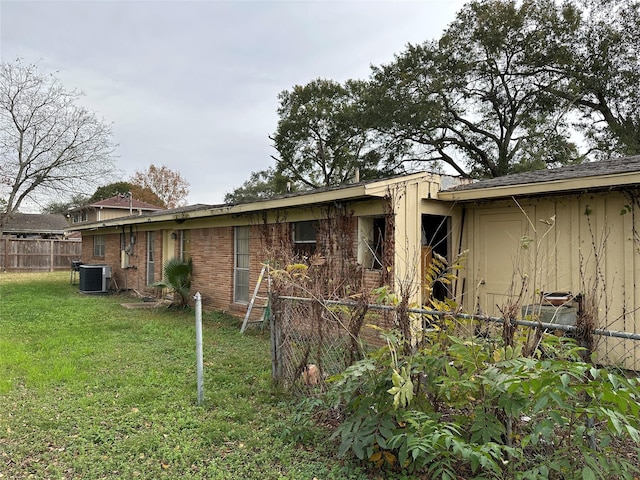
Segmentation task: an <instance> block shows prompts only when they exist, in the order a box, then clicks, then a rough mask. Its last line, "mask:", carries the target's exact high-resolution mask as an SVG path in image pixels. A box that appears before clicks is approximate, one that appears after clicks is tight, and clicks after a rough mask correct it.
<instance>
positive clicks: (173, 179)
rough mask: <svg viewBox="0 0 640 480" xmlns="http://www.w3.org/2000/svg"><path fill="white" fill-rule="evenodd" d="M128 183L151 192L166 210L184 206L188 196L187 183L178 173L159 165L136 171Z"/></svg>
mask: <svg viewBox="0 0 640 480" xmlns="http://www.w3.org/2000/svg"><path fill="white" fill-rule="evenodd" d="M130 183H131V184H133V185H138V186H139V187H141V188H142V189H149V190H150V191H151V192H153V193H154V194H155V195H156V196H157V197H158V198H159V199H160V200H161V201H162V204H163V205H164V206H166V207H167V208H176V207H179V206H181V205H184V204H185V203H186V201H187V196H188V195H189V182H187V181H186V180H185V179H184V178H182V176H181V175H180V173H179V172H175V171H173V170H171V169H170V168H167V167H165V166H164V165H161V166H159V167H157V166H156V165H154V164H151V165H149V168H147V170H146V171H142V170H138V171H136V172H135V174H134V175H133V177H131V180H130Z"/></svg>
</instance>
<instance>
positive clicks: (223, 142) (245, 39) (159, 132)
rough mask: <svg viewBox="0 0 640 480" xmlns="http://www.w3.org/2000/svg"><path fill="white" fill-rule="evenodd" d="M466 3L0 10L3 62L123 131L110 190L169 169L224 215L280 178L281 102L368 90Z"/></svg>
mask: <svg viewBox="0 0 640 480" xmlns="http://www.w3.org/2000/svg"><path fill="white" fill-rule="evenodd" d="M464 3H465V2H464V1H463V0H422V1H408V0H407V1H400V0H395V1H392V0H388V1H362V0H361V1H239V0H237V1H135V2H134V1H89V0H87V1H38V2H36V1H28V0H19V1H13V0H11V1H7V0H0V56H1V58H2V60H3V61H13V60H14V59H16V58H18V57H20V58H22V60H23V62H24V63H36V64H38V66H39V67H40V68H41V69H43V70H45V71H47V72H58V77H59V78H60V80H61V81H62V83H63V84H64V85H65V87H66V88H68V89H73V88H77V89H79V90H82V91H83V92H84V93H85V94H86V96H85V97H84V98H83V100H82V101H83V103H84V104H85V105H86V106H87V107H89V108H90V109H91V110H93V111H94V112H95V113H96V114H97V116H98V117H102V118H104V119H105V120H106V121H108V122H110V123H113V124H114V126H113V134H114V141H115V143H117V144H118V148H117V156H118V167H119V169H120V170H121V172H122V178H118V179H115V178H114V179H108V181H106V182H105V183H111V182H112V181H118V180H127V179H128V178H129V177H130V176H131V175H132V174H133V173H134V171H136V170H145V169H146V168H147V167H148V166H149V165H150V164H152V163H154V164H156V165H166V166H167V167H169V168H170V169H172V170H175V171H178V172H180V174H181V175H182V176H183V177H184V178H185V179H186V180H187V181H188V182H189V183H190V191H191V192H190V195H189V198H188V203H190V204H191V203H221V202H222V200H223V197H224V194H225V193H227V192H229V191H231V190H233V189H234V188H235V187H238V186H240V185H241V184H242V183H243V182H244V181H245V180H246V179H248V178H249V175H250V173H251V172H252V171H255V170H263V169H266V168H267V167H269V166H272V165H273V164H274V161H273V160H272V159H271V157H270V155H272V154H274V155H275V153H276V152H275V150H274V149H273V147H272V143H271V141H270V140H269V138H268V136H269V135H270V134H272V133H274V132H275V130H276V126H277V121H278V116H277V108H278V99H277V95H278V93H280V92H281V91H283V90H289V89H291V88H292V87H293V86H294V85H304V84H306V83H308V82H310V81H312V80H314V79H316V78H327V79H332V80H335V81H338V82H343V81H345V80H347V79H350V78H351V79H365V78H367V77H368V75H369V71H370V69H369V67H370V65H372V64H373V65H381V64H385V63H389V62H391V61H392V60H393V56H394V54H397V53H400V52H402V51H403V50H404V48H405V46H406V44H407V43H422V42H423V41H425V40H427V39H434V38H438V37H439V36H440V34H441V33H442V31H443V29H444V28H445V27H446V26H447V25H448V24H449V23H450V22H451V21H452V20H453V19H454V17H455V14H456V12H457V11H458V10H459V9H460V8H461V7H462V5H463V4H464Z"/></svg>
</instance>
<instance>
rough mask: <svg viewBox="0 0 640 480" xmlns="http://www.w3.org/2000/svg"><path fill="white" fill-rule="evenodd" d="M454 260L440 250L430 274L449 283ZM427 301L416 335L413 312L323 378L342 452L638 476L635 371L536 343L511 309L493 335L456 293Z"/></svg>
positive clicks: (406, 463)
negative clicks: (374, 347)
mask: <svg viewBox="0 0 640 480" xmlns="http://www.w3.org/2000/svg"><path fill="white" fill-rule="evenodd" d="M453 267H454V268H453V270H452V269H451V268H450V267H449V265H448V264H447V263H446V260H445V259H444V258H441V257H437V258H435V259H434V261H433V262H432V265H431V268H430V270H429V272H428V275H427V276H428V278H429V279H430V281H431V282H432V283H433V282H435V281H441V282H442V281H444V282H451V281H453V280H454V277H455V274H454V273H453V271H455V269H457V268H459V265H458V264H457V263H456V264H454V266H453ZM385 292H386V290H385V289H380V290H379V293H380V294H382V295H383V296H384V294H385ZM386 296H387V298H386V299H385V300H386V301H387V302H388V301H391V302H392V303H397V304H399V305H402V301H401V300H399V299H397V298H395V296H394V294H387V295H386ZM511 307H512V308H511V310H513V309H514V308H516V307H518V308H519V305H512V306H511ZM430 308H431V309H433V310H435V311H438V312H440V314H439V315H429V319H428V320H429V322H430V325H429V328H426V329H423V330H422V334H421V336H420V337H419V338H417V337H415V336H411V335H408V334H407V333H406V332H411V328H410V326H411V325H412V324H416V323H419V324H421V322H418V320H419V319H417V318H412V315H411V314H408V315H405V316H404V317H403V318H398V320H397V323H398V329H397V330H396V331H392V332H386V333H384V338H385V341H386V346H385V347H384V348H382V349H380V350H378V351H377V352H375V353H373V354H370V355H368V356H367V357H366V358H364V359H363V360H360V361H359V362H356V363H355V364H353V365H352V366H350V367H349V368H347V369H346V371H345V372H343V373H341V374H339V375H336V376H334V377H333V378H332V379H329V381H330V384H332V385H331V386H330V389H329V393H328V395H327V396H326V401H327V405H326V408H328V409H331V410H333V411H338V412H340V413H341V414H342V415H343V417H342V421H341V423H340V425H339V427H338V428H337V429H336V431H335V433H334V438H338V439H339V440H340V447H339V449H338V452H339V453H340V454H342V455H344V454H346V453H347V452H351V453H353V454H354V455H355V456H356V457H357V458H359V459H361V460H366V461H368V462H370V463H371V464H373V465H375V466H376V467H378V468H383V469H386V470H387V471H392V472H393V471H398V472H403V473H409V474H424V475H426V476H427V478H443V479H457V478H460V477H461V476H462V477H463V478H493V479H544V478H549V479H564V480H566V479H592V478H625V479H635V478H637V474H638V473H640V464H639V462H638V451H639V446H640V420H639V416H640V379H639V378H638V377H637V376H635V375H633V374H631V373H628V372H627V373H625V372H622V371H615V370H611V369H605V368H599V367H596V366H594V365H593V364H592V363H591V362H590V361H589V359H590V358H591V356H590V355H589V354H585V349H584V348H583V347H581V346H579V345H578V344H577V343H576V341H575V340H573V339H570V338H565V337H560V336H557V335H555V334H554V333H553V332H546V331H542V330H539V331H537V333H536V334H535V335H534V336H533V338H534V339H535V342H534V343H535V345H533V347H532V344H531V339H532V336H531V335H529V334H527V333H523V332H518V331H517V330H516V328H515V325H512V324H511V322H510V320H509V319H510V318H511V317H509V316H505V320H504V324H503V327H502V329H503V334H502V335H495V334H490V333H488V331H489V328H488V327H487V326H486V325H478V324H477V322H476V321H461V320H457V319H456V316H455V312H456V310H457V305H456V303H455V302H454V301H452V300H446V301H438V300H435V299H432V300H431V301H430ZM403 312H404V313H405V314H406V313H407V309H406V308H404V309H403V310H402V311H399V312H398V316H400V314H401V313H403ZM403 324H404V327H403ZM496 333H497V332H496ZM580 338H581V337H580ZM589 353H590V352H589Z"/></svg>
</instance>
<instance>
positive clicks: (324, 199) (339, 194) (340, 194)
mask: <svg viewBox="0 0 640 480" xmlns="http://www.w3.org/2000/svg"><path fill="white" fill-rule="evenodd" d="M366 196H367V194H366V192H365V188H364V185H356V186H353V187H348V188H343V189H337V190H330V191H326V192H317V193H311V194H307V195H300V196H295V197H287V198H278V199H274V200H264V201H261V202H254V203H243V204H238V205H223V206H219V207H206V208H202V209H200V210H193V211H188V212H174V213H166V214H161V215H153V216H145V215H141V216H137V217H133V218H132V217H129V218H126V217H120V218H111V219H107V220H103V221H99V222H92V223H85V224H82V225H77V226H71V227H69V228H68V229H67V230H66V231H84V230H95V229H96V228H102V227H119V226H123V225H146V224H155V223H163V222H175V221H185V220H192V219H202V218H207V217H218V216H224V215H233V216H235V215H243V214H251V213H259V212H263V211H268V210H278V209H285V208H304V207H309V206H313V205H321V204H328V203H332V202H338V201H345V200H354V199H358V198H365V197H366Z"/></svg>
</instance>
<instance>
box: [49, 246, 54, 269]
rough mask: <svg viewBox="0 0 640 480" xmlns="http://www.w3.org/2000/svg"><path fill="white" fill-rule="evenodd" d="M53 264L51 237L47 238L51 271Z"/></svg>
mask: <svg viewBox="0 0 640 480" xmlns="http://www.w3.org/2000/svg"><path fill="white" fill-rule="evenodd" d="M53 267H54V264H53V239H50V240H49V271H50V272H53V270H54V268H53Z"/></svg>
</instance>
